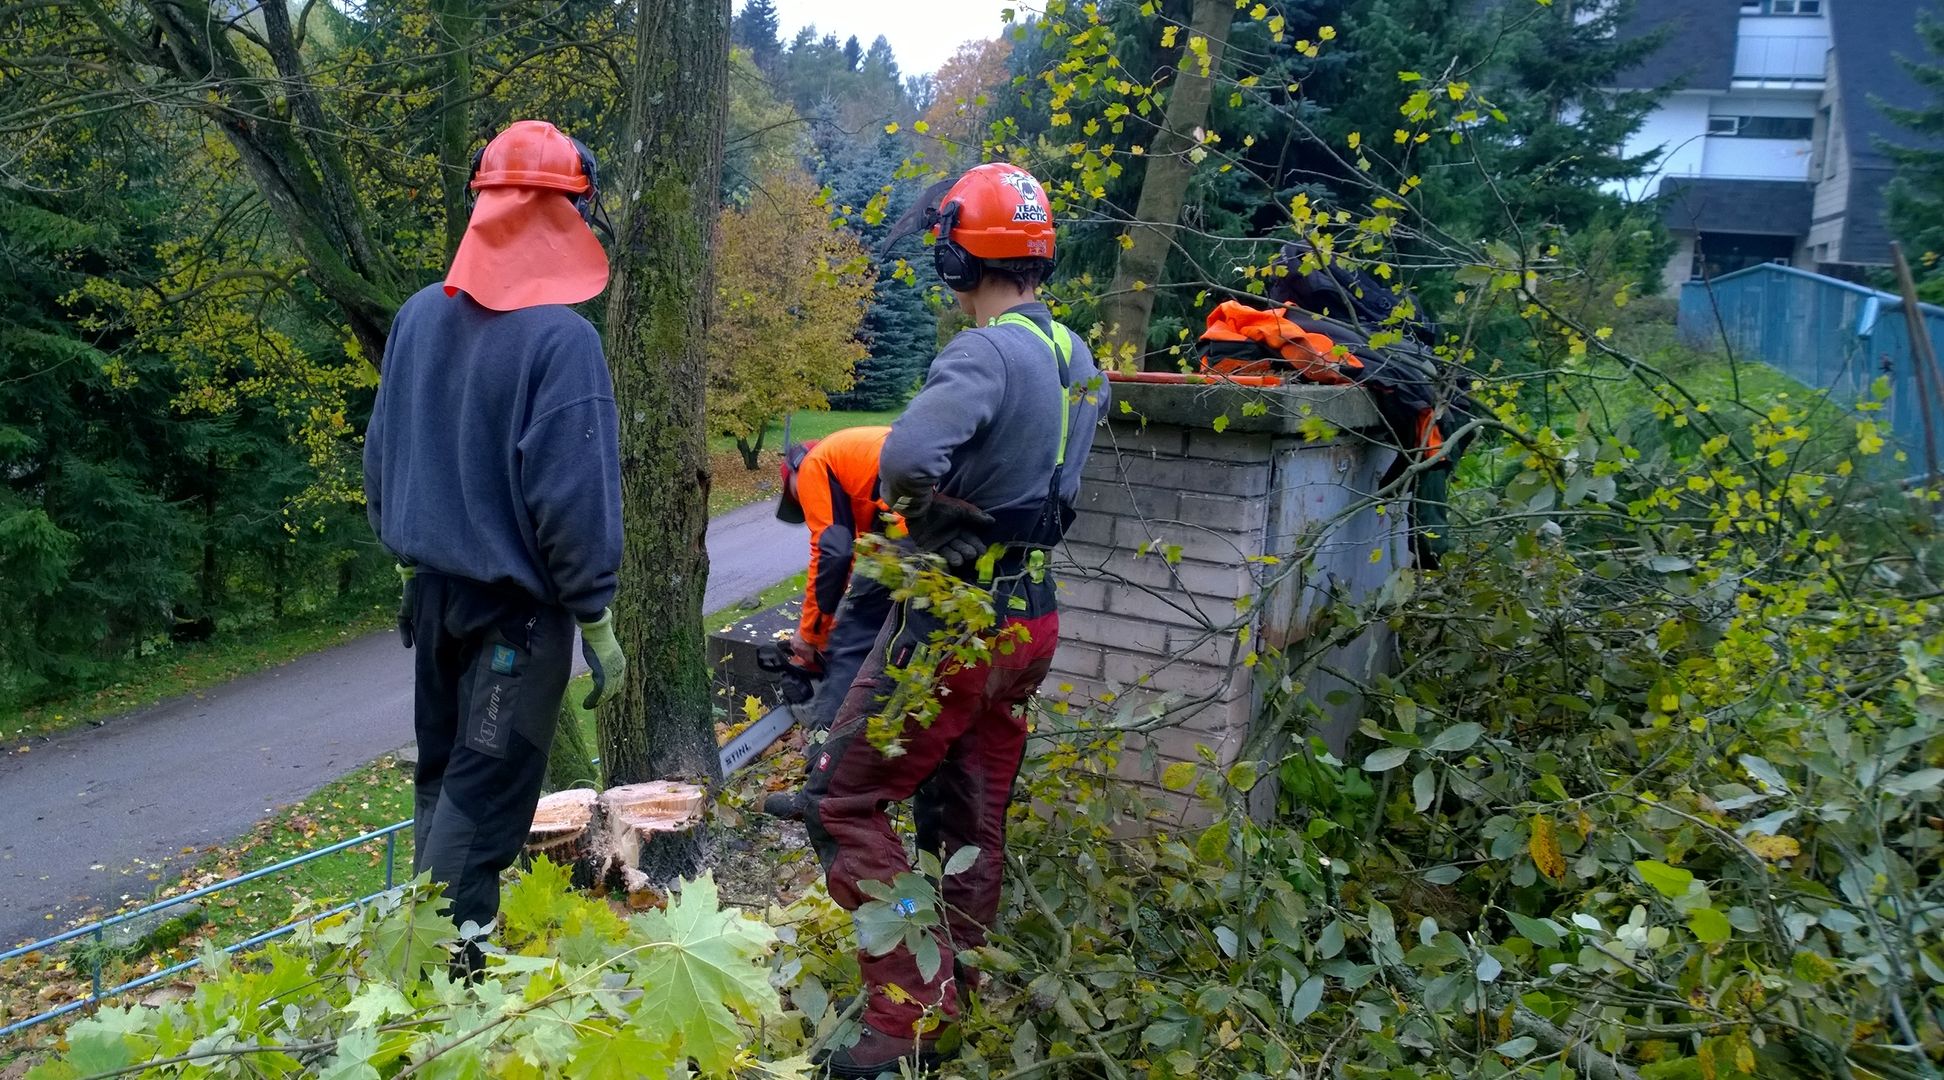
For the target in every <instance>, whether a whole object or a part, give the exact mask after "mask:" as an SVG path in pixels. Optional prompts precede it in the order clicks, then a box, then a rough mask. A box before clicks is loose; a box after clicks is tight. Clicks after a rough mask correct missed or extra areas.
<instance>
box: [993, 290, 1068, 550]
mask: <svg viewBox="0 0 1944 1080" xmlns="http://www.w3.org/2000/svg"><path fill="white" fill-rule="evenodd" d="M988 325H992V326H1018V327H1024V328H1025V329H1027V330H1029V331H1031V332H1032V334H1033V336H1034V337H1036V338H1038V339H1039V340H1040V341H1041V342H1042V343H1044V344H1045V345H1046V348H1047V351H1049V352H1051V353H1052V354H1053V362H1054V364H1055V365H1057V366H1058V368H1059V372H1060V445H1059V450H1058V451H1057V452H1056V453H1055V455H1054V458H1053V476H1052V478H1051V479H1050V480H1049V481H1048V483H1047V488H1046V498H1045V499H1044V500H1043V501H1042V502H1041V503H1040V505H1039V506H1038V507H1037V508H1034V509H1033V510H1030V511H1026V514H1030V515H1031V516H1030V517H1027V516H1026V514H1022V515H1020V517H1018V518H1013V517H1012V515H999V517H1001V519H1002V520H1001V521H1000V522H998V523H997V524H999V525H1000V526H1001V529H1000V531H1001V533H1002V534H1004V535H1002V537H1001V539H1002V541H1003V542H1006V543H1011V544H1018V545H1021V546H1025V547H1031V548H1034V549H1036V550H1033V551H1032V552H1031V553H1030V554H1029V555H1028V556H1027V564H1028V569H1029V572H1030V573H1031V576H1032V578H1033V580H1034V581H1039V580H1041V578H1042V577H1043V576H1044V565H1045V560H1046V552H1045V551H1044V549H1045V548H1049V547H1052V546H1053V545H1054V544H1057V543H1059V542H1060V540H1061V539H1062V538H1063V537H1065V535H1066V526H1067V515H1068V512H1067V509H1066V505H1065V504H1064V503H1063V502H1061V501H1060V489H1061V487H1063V486H1064V485H1063V483H1062V481H1063V479H1064V477H1065V473H1066V455H1067V437H1068V435H1069V434H1070V433H1071V431H1072V428H1073V408H1074V402H1073V400H1072V393H1073V363H1072V361H1073V332H1072V331H1070V330H1068V329H1067V328H1066V327H1065V326H1062V325H1061V324H1059V323H1057V322H1056V323H1053V332H1052V333H1051V334H1048V333H1047V332H1046V331H1045V330H1042V329H1041V328H1040V326H1039V324H1038V323H1036V322H1034V321H1033V320H1031V319H1029V318H1027V317H1026V316H1024V315H1021V314H1020V313H1018V312H1016V311H1008V312H1007V313H1005V314H1004V315H1001V316H999V317H998V318H996V319H994V320H992V322H991V323H990V324H988ZM1008 518H1010V519H1011V520H1005V519H1008Z"/></svg>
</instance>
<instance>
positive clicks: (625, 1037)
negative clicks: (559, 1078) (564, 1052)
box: [562, 1023, 678, 1080]
mask: <svg viewBox="0 0 1944 1080" xmlns="http://www.w3.org/2000/svg"><path fill="white" fill-rule="evenodd" d="M677 1060H678V1059H677V1058H676V1056H675V1053H674V1051H673V1049H672V1048H670V1047H669V1046H668V1045H667V1042H666V1040H660V1039H655V1038H652V1037H651V1036H650V1035H648V1034H647V1033H645V1032H643V1031H642V1030H641V1029H640V1028H637V1027H634V1026H632V1025H630V1026H628V1027H624V1028H620V1029H618V1030H616V1029H609V1028H608V1027H607V1025H605V1024H600V1023H596V1024H589V1025H587V1027H586V1028H585V1029H584V1031H583V1033H582V1041H581V1050H580V1052H579V1053H577V1054H575V1055H574V1059H573V1060H572V1061H570V1062H569V1063H568V1064H567V1068H566V1069H565V1070H564V1071H563V1073H562V1075H564V1076H566V1077H568V1078H569V1080H637V1078H639V1077H643V1076H666V1075H667V1074H668V1070H669V1069H670V1068H672V1067H674V1065H675V1063H676V1061H677Z"/></svg>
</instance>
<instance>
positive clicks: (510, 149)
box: [365, 120, 625, 971]
mask: <svg viewBox="0 0 1944 1080" xmlns="http://www.w3.org/2000/svg"><path fill="white" fill-rule="evenodd" d="M596 183H597V179H596V171H595V165H594V158H593V156H592V155H591V154H590V153H588V151H587V149H586V148H585V147H583V146H581V145H580V144H579V143H577V142H575V141H574V140H572V139H569V138H568V137H567V136H565V135H563V134H561V133H560V132H559V131H558V130H557V129H555V128H554V126H553V125H552V124H547V123H542V122H540V121H534V120H527V121H521V122H520V123H517V124H514V125H513V126H512V127H510V128H508V129H507V130H506V131H504V132H502V133H501V134H500V135H499V137H497V138H495V139H494V140H493V141H492V142H491V143H490V144H489V145H488V146H487V147H486V149H485V150H484V151H482V152H481V154H480V155H479V156H478V157H476V158H475V159H474V161H473V177H472V190H473V191H474V192H475V193H476V195H477V200H478V201H477V204H476V205H475V206H474V208H473V211H472V217H471V219H470V221H469V223H468V225H467V228H466V234H465V237H464V239H463V240H461V242H460V244H459V250H458V252H457V253H456V254H455V255H454V256H453V260H452V267H451V269H450V271H449V272H448V273H447V274H446V279H445V281H444V283H443V284H442V285H434V286H431V287H429V288H427V289H424V290H422V291H420V292H419V293H417V294H416V295H414V296H413V297H412V298H411V299H409V300H407V301H406V302H405V305H404V306H403V307H402V308H400V309H399V312H398V319H397V321H396V322H395V323H394V324H393V326H392V331H391V338H390V340H389V341H388V342H387V343H386V346H385V358H384V367H383V369H382V373H381V377H380V381H379V385H378V399H377V403H376V405H375V406H374V407H373V409H372V415H371V426H370V428H369V430H368V431H367V433H366V435H365V498H366V503H367V507H368V510H369V513H370V517H371V526H372V529H373V530H374V531H376V532H377V534H378V537H379V539H380V540H381V541H382V542H383V543H384V545H385V547H386V548H387V549H389V550H390V551H391V552H392V553H393V555H395V556H396V557H397V559H398V562H399V575H400V577H401V578H402V579H403V580H404V585H405V589H404V598H403V601H402V604H401V607H400V611H399V633H400V636H401V637H402V638H403V640H404V643H405V646H406V647H407V648H412V647H413V646H414V645H415V644H416V647H417V652H416V656H417V662H416V667H417V680H416V681H417V688H416V696H415V699H414V703H413V713H414V724H415V727H416V729H417V736H418V751H419V761H418V772H417V790H416V798H415V805H414V808H413V811H414V813H413V834H412V835H413V848H412V851H413V869H414V871H415V872H423V871H430V872H431V875H432V878H433V880H435V881H438V882H440V883H441V884H443V885H444V886H445V889H446V897H447V899H448V900H449V901H450V903H451V914H452V919H453V921H454V922H455V923H456V924H458V925H459V927H460V928H461V930H462V931H463V930H466V929H467V927H468V924H470V925H471V926H472V927H475V928H477V932H478V933H482V934H483V933H484V932H486V931H488V930H490V929H491V927H492V925H493V922H494V918H495V916H496V915H497V914H498V912H499V875H500V872H501V871H503V870H505V869H506V868H507V867H508V866H511V865H512V864H513V860H514V858H515V857H516V856H517V855H518V854H519V851H520V846H521V844H522V842H523V841H524V839H525V837H526V834H527V829H528V827H529V826H530V825H531V824H532V822H533V809H534V805H535V803H536V802H538V800H539V798H540V784H541V780H542V779H543V777H544V776H545V773H546V766H547V751H548V748H549V747H550V745H551V744H552V742H553V736H554V723H555V719H556V717H558V715H559V712H560V701H561V696H562V694H563V692H564V691H565V690H566V687H567V677H568V673H569V669H570V666H571V663H572V649H573V642H574V623H575V622H576V621H578V622H579V624H580V629H581V637H582V652H583V654H584V655H585V656H586V657H587V661H588V665H589V667H590V668H591V669H592V671H593V675H594V692H593V694H592V695H591V696H590V697H589V698H588V702H587V704H588V707H589V708H592V707H593V706H594V705H597V704H599V703H601V702H603V701H606V700H607V699H608V698H609V697H611V696H612V695H613V694H614V693H615V692H616V690H617V689H618V688H619V686H620V684H621V677H622V671H623V668H624V667H625V663H624V661H623V660H622V657H621V651H620V648H619V646H617V645H616V643H615V639H614V629H613V623H612V619H611V617H610V615H609V614H608V610H607V605H608V602H609V600H610V599H611V598H612V597H613V596H614V589H615V574H616V571H617V569H618V568H619V566H620V562H621V477H620V454H619V450H618V446H617V435H616V417H615V409H614V390H613V386H612V383H611V382H610V379H609V376H608V369H607V360H606V358H605V356H604V355H603V354H602V351H601V338H600V335H599V334H598V333H597V332H596V331H595V329H594V327H593V326H592V325H590V324H589V323H588V321H587V320H586V319H583V318H581V317H580V316H579V315H578V314H575V313H574V312H573V311H572V310H570V309H568V308H567V307H565V306H563V305H566V304H575V303H579V302H581V301H583V300H588V299H591V298H592V297H594V296H595V295H596V294H598V293H599V292H600V291H601V290H602V289H603V288H604V287H605V286H606V284H607V277H608V266H607V256H606V253H605V252H603V251H602V250H601V245H600V242H599V241H598V240H596V239H595V238H594V234H593V233H592V232H591V231H590V230H589V228H588V222H589V221H590V220H592V215H593V214H594V211H595V207H596V205H597V201H598V197H599V196H598V190H597V187H596ZM462 956H463V960H464V966H465V967H467V968H470V969H471V970H474V971H476V970H477V969H478V965H479V962H480V954H479V951H478V949H477V947H476V946H475V945H473V944H471V943H470V941H469V942H468V944H467V946H466V947H465V949H464V950H463V953H462Z"/></svg>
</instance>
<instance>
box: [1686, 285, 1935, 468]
mask: <svg viewBox="0 0 1944 1080" xmlns="http://www.w3.org/2000/svg"><path fill="white" fill-rule="evenodd" d="M1918 308H1919V310H1920V311H1921V312H1922V313H1923V322H1924V327H1925V329H1926V330H1927V331H1928V333H1929V335H1930V339H1931V342H1932V343H1933V346H1934V347H1937V348H1938V351H1939V352H1944V308H1939V307H1935V306H1933V305H1931V304H1920V305H1918ZM1680 328H1681V335H1682V337H1683V338H1685V339H1686V340H1687V341H1689V342H1690V343H1692V344H1696V345H1704V346H1707V345H1713V346H1721V345H1725V346H1727V348H1729V349H1730V350H1732V351H1733V352H1734V354H1735V355H1736V356H1738V357H1741V358H1745V359H1750V360H1760V361H1761V362H1763V363H1765V364H1767V365H1769V366H1770V367H1772V368H1775V369H1776V370H1778V371H1781V372H1782V373H1784V374H1786V375H1788V376H1789V377H1790V378H1793V379H1795V380H1796V381H1797V382H1799V383H1802V384H1803V385H1804V386H1807V387H1809V388H1811V389H1813V390H1822V391H1826V392H1827V393H1828V395H1829V399H1830V400H1831V401H1832V402H1835V403H1836V404H1838V405H1841V406H1843V407H1845V408H1848V407H1852V406H1854V405H1855V404H1856V403H1857V402H1859V401H1869V400H1872V395H1871V392H1870V385H1871V384H1872V383H1874V382H1875V381H1876V380H1877V378H1878V377H1879V376H1888V377H1889V379H1890V398H1889V400H1887V401H1885V402H1884V403H1883V412H1882V413H1881V414H1879V415H1880V417H1881V419H1882V420H1883V422H1884V423H1886V425H1887V426H1888V427H1889V429H1890V430H1889V431H1888V432H1886V433H1885V434H1886V435H1888V436H1889V437H1891V438H1892V439H1893V440H1894V441H1895V442H1896V443H1897V444H1898V445H1899V446H1900V447H1902V448H1903V449H1904V450H1905V451H1906V452H1908V453H1909V454H1910V460H1911V461H1912V462H1913V463H1916V462H1920V461H1921V460H1922V458H1923V448H1924V414H1923V397H1922V394H1921V393H1920V389H1919V388H1920V387H1921V386H1922V383H1921V382H1919V380H1918V378H1917V368H1916V363H1917V358H1916V356H1915V354H1914V353H1913V352H1912V350H1911V347H1910V345H1911V342H1910V325H1909V322H1908V321H1907V320H1906V319H1905V317H1904V305H1903V298H1902V297H1899V296H1895V295H1893V294H1891V293H1887V292H1880V291H1878V290H1876V289H1871V288H1868V287H1866V286H1863V285H1855V284H1851V283H1850V282H1847V281H1838V280H1836V279H1835V278H1831V277H1824V276H1823V275H1821V274H1812V273H1810V272H1809V271H1807V270H1798V269H1796V268H1795V267H1792V266H1782V265H1780V264H1778V263H1764V264H1762V265H1760V266H1751V267H1748V268H1747V269H1744V270H1737V271H1735V272H1734V273H1732V274H1723V275H1722V276H1720V277H1718V278H1715V279H1714V280H1713V281H1708V282H1701V281H1690V282H1688V283H1687V284H1685V285H1683V286H1681V311H1680ZM1936 392H1937V391H1936V390H1935V389H1933V393H1936ZM1935 400H1936V399H1935V398H1933V401H1935Z"/></svg>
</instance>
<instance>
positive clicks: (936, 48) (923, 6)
mask: <svg viewBox="0 0 1944 1080" xmlns="http://www.w3.org/2000/svg"><path fill="white" fill-rule="evenodd" d="M774 3H775V4H776V22H777V33H778V36H779V37H781V38H782V39H783V43H784V44H785V45H788V44H789V42H790V39H791V38H792V37H794V36H795V35H796V32H797V30H798V28H800V27H802V26H803V25H804V24H806V23H809V24H813V25H815V26H816V28H817V33H818V35H819V36H821V35H823V34H828V33H834V34H836V35H837V40H838V41H842V40H844V39H845V38H847V37H849V36H851V35H852V34H856V35H857V40H858V41H859V42H860V43H861V44H863V45H864V46H865V47H867V48H868V47H869V46H870V44H871V39H872V38H875V37H877V36H878V35H879V34H883V35H884V36H885V37H887V38H889V39H890V40H891V51H892V52H894V53H896V54H897V57H898V70H900V71H902V72H904V73H905V74H906V75H917V74H921V73H927V72H934V71H937V70H938V65H940V64H942V63H944V62H945V58H946V57H948V56H951V55H952V53H954V52H955V51H957V50H958V47H959V44H960V43H961V42H966V41H971V40H973V39H975V38H989V37H997V36H998V35H999V33H1000V32H1001V31H1002V30H1004V29H1005V26H1006V24H1005V23H1003V22H1001V21H1000V17H999V13H1000V12H1001V11H1003V10H1005V9H1006V8H1014V9H1016V10H1019V11H1021V12H1022V14H1023V13H1024V11H1025V10H1026V9H1027V8H1028V7H1029V6H1030V7H1037V6H1038V5H1036V4H1031V3H1030V0H1028V2H1024V3H1023V2H1021V0H774ZM735 6H736V10H737V11H741V10H742V6H743V5H742V0H736V5H735Z"/></svg>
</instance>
